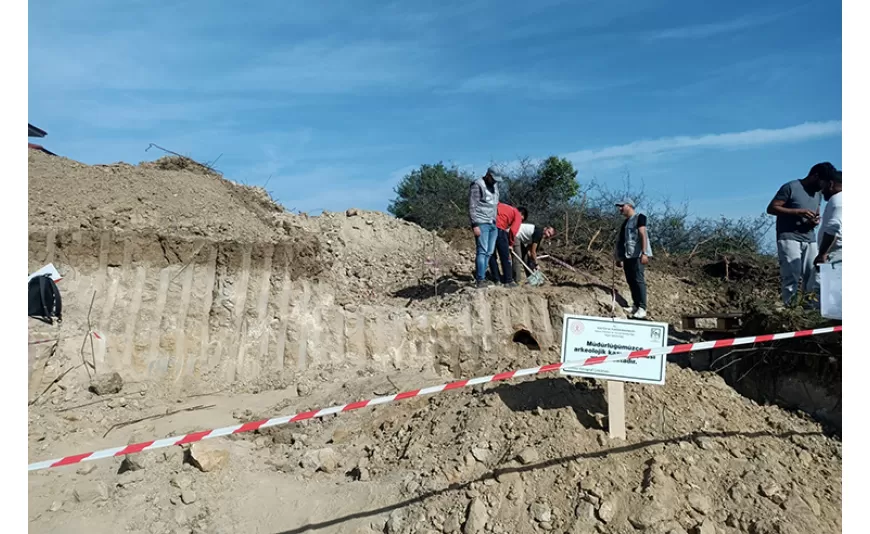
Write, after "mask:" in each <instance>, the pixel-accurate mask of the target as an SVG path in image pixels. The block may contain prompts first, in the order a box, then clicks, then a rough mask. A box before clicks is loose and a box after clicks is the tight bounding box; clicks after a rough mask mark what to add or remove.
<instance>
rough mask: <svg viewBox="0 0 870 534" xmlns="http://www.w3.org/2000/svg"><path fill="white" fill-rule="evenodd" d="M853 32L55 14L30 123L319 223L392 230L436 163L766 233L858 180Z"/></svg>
mask: <svg viewBox="0 0 870 534" xmlns="http://www.w3.org/2000/svg"><path fill="white" fill-rule="evenodd" d="M254 6H255V7H254ZM436 6H437V7H436ZM841 18H842V11H841V6H840V4H839V3H838V2H826V1H820V0H815V1H809V2H803V3H801V2H798V3H795V2H785V1H767V2H757V1H755V2H744V1H734V2H717V3H711V2H696V1H687V0H675V1H657V2H651V1H647V0H613V1H610V2H601V1H591V0H589V1H573V2H572V1H559V0H537V1H536V2H505V1H501V2H497V1H476V0H468V1H442V2H437V3H436V2H413V1H409V0H405V1H392V2H385V1H384V2H382V1H372V0H367V1H365V2H362V1H358V2H353V1H345V0H336V1H329V2H311V1H308V2H297V1H281V2H273V1H261V2H258V3H256V4H248V5H242V4H241V3H236V2H233V3H230V2H226V3H220V4H218V3H215V2H205V1H197V0H191V1H174V2H161V1H157V0H152V1H147V2H146V1H140V0H126V1H124V2H117V1H116V2H109V1H96V0H85V1H77V2H76V1H74V2H69V1H67V2H60V1H43V2H40V3H38V4H30V11H29V36H28V44H29V51H28V65H29V75H28V78H29V110H28V114H29V120H30V122H32V123H33V124H35V125H37V126H39V127H41V128H43V129H45V130H46V131H48V134H49V135H48V137H47V138H46V139H44V140H43V142H44V144H45V145H46V146H47V147H48V148H49V149H50V150H53V151H55V152H57V153H59V154H61V155H64V156H67V157H70V158H73V159H77V160H80V161H84V162H86V163H92V164H93V163H111V162H115V161H127V162H131V163H138V162H139V161H143V160H149V159H154V158H155V157H157V156H158V155H159V153H158V152H155V150H154V149H152V150H151V151H149V152H145V148H147V147H148V144H149V143H156V144H158V145H161V146H163V147H166V148H169V149H171V150H174V151H177V152H180V153H183V154H186V155H189V156H191V157H193V158H195V159H197V160H200V161H211V160H214V159H215V158H217V157H218V156H219V155H221V154H222V156H221V157H220V160H219V161H218V162H217V167H218V168H219V169H220V170H221V171H222V172H224V174H225V175H226V176H227V177H228V178H230V179H233V180H235V181H239V182H243V183H248V184H251V185H264V184H267V181H268V184H267V185H266V187H267V189H268V190H270V191H271V192H272V193H273V195H274V196H275V197H276V198H277V199H278V200H280V201H281V202H282V203H283V204H284V205H285V206H286V207H287V208H288V209H297V210H302V211H309V212H312V213H316V212H318V211H319V210H321V209H327V210H330V211H338V210H343V209H346V208H348V207H352V206H355V207H360V208H366V209H382V210H383V209H385V208H386V206H387V204H388V202H389V200H390V198H392V196H393V195H392V191H393V187H394V186H395V185H396V183H397V182H398V180H399V179H400V178H401V176H402V175H403V174H404V173H406V172H408V171H409V170H410V169H411V168H414V167H416V166H418V165H419V164H421V163H434V162H437V161H445V162H452V163H455V164H457V165H460V166H462V167H464V168H468V169H470V170H474V171H475V172H480V171H483V170H484V169H485V168H486V166H487V164H489V163H490V162H498V163H509V162H511V161H515V160H517V159H518V158H521V157H530V158H541V157H546V156H548V155H551V154H556V155H560V156H565V157H568V158H569V159H571V160H572V161H574V162H575V166H576V168H577V169H578V171H579V176H578V179H579V180H580V182H581V183H583V184H585V183H588V182H589V181H590V180H591V179H593V178H595V179H596V180H597V181H599V182H603V183H606V184H610V185H612V186H614V187H618V186H620V185H621V183H622V181H623V177H624V175H625V173H626V172H627V171H628V172H630V173H631V176H632V180H633V181H634V182H635V183H638V182H639V181H641V180H642V181H643V182H644V185H645V188H646V190H647V194H650V195H653V197H655V196H657V195H658V196H659V197H660V198H665V197H667V198H670V200H671V201H673V202H683V201H689V202H690V206H691V208H692V211H693V212H694V213H696V214H698V215H704V216H719V215H726V216H729V217H735V216H744V215H756V214H759V213H761V212H763V211H764V209H765V207H766V205H767V202H768V201H769V199H770V198H771V197H772V195H773V194H774V192H775V191H776V189H777V188H778V186H779V185H780V184H781V183H783V182H784V181H787V180H790V179H794V178H800V177H802V176H804V175H805V173H806V171H807V170H808V169H809V167H810V166H812V165H813V164H814V163H817V162H819V161H825V160H827V161H831V162H832V163H834V165H836V166H837V167H838V168H840V165H841V157H842V156H841V153H842V150H841V141H842V139H841V133H840V131H841V128H840V121H841V119H842V103H841V90H842V82H841V79H842V69H841V47H842V40H841V36H842V31H841ZM270 177H271V178H270Z"/></svg>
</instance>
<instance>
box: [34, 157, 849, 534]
mask: <svg viewBox="0 0 870 534" xmlns="http://www.w3.org/2000/svg"><path fill="white" fill-rule="evenodd" d="M30 164H31V165H30V170H31V176H30V178H31V183H30V195H31V214H32V215H33V216H34V218H33V219H32V221H31V228H30V235H29V259H28V264H29V265H28V267H29V269H30V271H31V272H32V271H33V270H35V269H37V268H40V267H42V266H43V265H45V264H46V263H49V262H53V263H54V264H55V266H56V267H57V268H58V269H59V270H60V272H61V273H62V274H63V276H64V279H63V280H62V281H61V282H60V283H59V287H60V290H61V292H62V295H63V299H64V322H63V324H62V326H60V327H59V328H58V327H49V326H47V325H42V324H37V323H36V322H35V321H32V322H31V328H30V332H29V338H30V340H31V342H34V341H41V340H46V339H57V343H56V344H54V343H42V344H31V345H30V349H31V353H30V371H31V373H30V377H29V386H30V387H29V393H30V400H31V401H32V406H30V408H29V436H28V437H29V439H28V447H29V457H30V461H38V460H45V459H48V458H54V457H58V456H63V455H70V454H77V453H82V452H87V451H93V450H97V449H101V448H105V447H113V446H118V445H121V444H125V443H139V442H142V441H146V440H153V439H157V438H161V437H167V436H174V435H179V434H181V433H187V432H196V431H201V430H205V429H211V428H218V427H222V426H228V425H234V424H238V423H242V422H249V421H256V420H259V419H262V418H266V417H273V416H278V415H288V414H292V413H300V412H302V411H307V410H312V409H315V408H323V407H327V406H332V405H336V404H342V403H345V402H350V401H354V400H363V399H369V398H373V397H376V396H383V395H391V394H394V393H397V392H399V391H407V390H414V389H416V388H420V387H425V386H430V385H436V384H439V383H444V382H447V381H451V380H453V379H455V378H470V377H474V376H479V375H483V374H491V373H495V372H500V371H507V370H512V369H517V368H526V367H532V366H535V365H541V364H545V363H552V362H556V361H558V360H559V354H558V352H559V351H558V348H559V347H558V345H559V339H560V329H561V322H562V315H563V314H564V313H566V312H570V313H580V314H588V315H609V313H610V310H611V302H610V293H609V288H607V287H603V286H602V284H600V283H597V282H594V283H589V282H588V281H575V282H571V283H565V284H564V285H554V286H548V287H543V288H518V289H505V288H491V289H488V290H485V291H477V290H474V289H472V288H470V287H469V284H468V283H467V272H468V270H469V267H470V265H471V264H472V258H471V256H470V255H469V254H464V253H461V252H457V251H455V250H451V249H450V247H448V246H447V245H446V244H445V243H444V242H443V241H441V240H440V238H438V237H437V236H435V235H434V234H432V233H431V232H426V231H425V230H423V229H421V228H419V227H416V226H414V225H411V224H408V223H405V222H402V221H396V220H395V219H392V218H389V217H387V216H384V215H382V214H376V213H373V212H363V211H358V210H349V211H348V212H347V213H341V214H325V215H323V216H320V217H315V218H309V217H302V216H294V215H292V214H287V213H284V212H283V211H281V210H280V207H278V206H276V205H274V203H271V201H270V199H268V198H267V196H266V195H265V194H264V192H262V191H258V190H255V189H252V188H245V187H243V186H239V185H238V184H232V183H229V182H227V181H225V180H223V179H221V178H220V177H218V176H215V175H213V174H212V173H210V172H208V171H207V169H202V168H200V167H196V166H191V165H190V164H188V163H185V162H179V161H175V160H163V161H161V162H158V163H154V164H143V165H140V166H136V167H134V166H130V165H123V164H118V165H110V166H95V167H90V166H86V165H82V164H78V163H76V162H70V161H69V160H63V159H50V158H48V157H47V156H43V155H39V154H31V159H30ZM94 191H96V193H94ZM39 210H42V211H39ZM593 274H597V278H599V279H600V278H606V277H607V273H604V272H600V273H593ZM435 281H437V282H438V283H437V284H436V283H435ZM619 284H620V286H619V287H620V291H622V292H623V293H624V292H625V291H624V287H623V286H624V284H622V282H621V281H620V282H619ZM648 284H649V287H650V294H652V295H655V299H656V303H657V307H658V309H657V313H658V317H657V320H665V321H668V322H671V323H672V324H675V321H676V320H677V319H678V317H679V315H680V313H687V312H691V311H695V310H696V309H697V310H700V309H703V308H704V307H705V306H707V305H708V303H709V302H712V296H711V295H709V294H707V293H705V292H704V290H702V289H700V288H695V287H693V286H691V285H687V284H686V283H684V282H683V281H680V280H679V279H676V278H674V277H670V276H669V275H667V274H665V273H661V272H656V270H655V269H650V271H649V273H648ZM89 330H92V331H94V332H96V333H97V334H98V336H90V337H88V336H87V334H88V331H89ZM83 359H85V360H87V361H91V362H92V363H94V364H95V366H96V367H97V371H99V372H100V373H101V374H103V373H109V372H117V373H119V374H120V375H121V376H122V378H123V381H124V384H123V387H122V389H121V390H120V391H119V392H118V393H117V394H112V395H104V396H102V397H99V396H96V395H94V394H93V393H91V392H89V391H88V386H89V381H90V376H89V375H90V372H92V371H90V369H89V368H87V367H84V366H82V365H81V363H82V360H83ZM699 369H700V368H699ZM65 372H66V373H67V374H65V375H63V377H62V379H60V380H57V381H56V383H55V379H56V378H57V377H58V376H61V375H62V374H63V373H65ZM667 373H668V375H667V376H668V378H667V383H666V386H664V387H658V386H639V385H633V384H629V385H627V386H626V405H627V412H626V413H627V427H628V440H627V441H620V440H616V441H614V440H610V439H609V438H608V437H607V417H606V415H605V414H606V412H607V407H606V401H605V399H606V396H605V391H604V387H603V385H602V384H601V383H598V382H595V381H591V380H582V379H575V378H568V377H564V376H559V375H557V374H553V375H550V376H540V377H525V378H521V379H518V380H514V381H511V382H510V383H492V384H485V385H478V386H474V387H471V388H467V389H463V390H457V391H449V392H444V393H441V394H438V395H434V396H428V397H422V398H415V399H408V400H403V401H401V402H398V403H394V404H385V405H379V406H375V407H371V408H367V409H365V410H359V411H353V412H348V413H343V414H340V415H336V416H327V417H325V418H322V419H315V420H309V421H304V422H301V423H298V424H290V425H282V426H276V427H271V428H268V429H261V430H260V431H256V432H248V433H243V434H238V435H235V436H232V437H225V438H217V439H214V440H209V443H212V444H214V446H215V447H218V448H219V449H221V450H223V451H225V452H226V453H227V456H226V463H225V464H222V465H221V466H219V467H218V468H216V469H214V470H210V471H208V472H202V471H200V470H199V469H198V468H196V467H195V466H194V465H192V463H195V462H193V461H192V460H191V455H192V454H193V453H192V452H191V451H190V450H188V447H187V446H185V447H178V446H175V447H168V448H165V449H160V450H156V451H144V452H142V453H139V454H136V455H131V456H130V457H128V458H127V460H126V462H125V460H124V459H122V458H106V459H102V460H98V461H94V462H91V463H88V464H77V465H72V466H66V467H59V468H55V469H50V470H44V471H37V472H34V473H31V475H30V479H29V482H30V483H29V488H28V489H29V492H28V499H29V511H28V512H29V516H30V527H31V530H32V531H34V532H57V531H63V532H71V533H77V532H82V533H84V532H87V533H88V534H110V533H115V532H121V531H128V532H147V533H150V534H179V533H184V534H205V533H224V534H227V533H241V532H265V533H269V534H279V533H280V534H289V533H293V534H297V533H308V532H340V533H365V534H371V533H384V532H385V533H387V534H408V533H411V532H415V533H416V532H425V533H429V534H432V533H445V534H454V533H459V532H462V533H464V534H465V533H469V534H470V533H473V534H481V533H484V532H486V533H493V534H502V533H508V532H510V533H515V532H516V533H527V532H528V533H535V534H538V533H541V532H570V533H577V534H580V533H586V532H614V533H617V534H635V533H636V532H650V533H652V534H685V533H688V532H701V533H703V534H706V533H708V532H715V533H718V534H736V533H744V532H751V533H758V534H768V533H774V534H783V533H785V532H819V533H828V532H838V531H839V530H840V528H841V524H840V517H839V515H840V504H841V500H842V497H841V489H840V480H841V451H840V444H839V442H838V441H837V440H835V439H831V438H830V437H828V436H826V435H825V433H824V431H823V430H824V429H823V428H822V427H821V426H820V425H818V424H817V423H816V422H814V421H812V420H809V419H808V418H805V417H800V416H797V415H796V414H794V413H792V412H788V411H786V410H783V409H780V408H779V407H777V406H761V405H759V404H757V403H755V402H753V401H752V400H750V399H748V398H746V397H743V396H741V395H739V394H738V393H736V392H735V391H734V390H733V389H732V388H731V387H730V386H729V385H728V384H726V382H725V381H724V380H723V379H722V378H721V377H719V376H716V375H715V374H714V373H710V372H707V371H705V370H700V371H693V370H690V369H684V368H680V367H679V366H677V365H675V364H669V366H668V371H667Z"/></svg>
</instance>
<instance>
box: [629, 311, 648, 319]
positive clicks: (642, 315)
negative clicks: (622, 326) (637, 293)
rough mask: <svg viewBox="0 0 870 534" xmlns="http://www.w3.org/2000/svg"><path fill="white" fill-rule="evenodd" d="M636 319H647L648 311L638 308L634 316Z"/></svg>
mask: <svg viewBox="0 0 870 534" xmlns="http://www.w3.org/2000/svg"><path fill="white" fill-rule="evenodd" d="M632 317H633V318H634V319H644V318H646V310H645V309H643V308H638V309H637V311H636V312H634V313H633V314H632Z"/></svg>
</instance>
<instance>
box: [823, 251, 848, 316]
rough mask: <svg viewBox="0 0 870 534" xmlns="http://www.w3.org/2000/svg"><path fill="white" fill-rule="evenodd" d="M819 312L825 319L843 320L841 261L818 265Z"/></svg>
mask: <svg viewBox="0 0 870 534" xmlns="http://www.w3.org/2000/svg"><path fill="white" fill-rule="evenodd" d="M819 285H820V286H821V287H820V289H821V291H820V292H821V299H820V300H821V308H822V309H821V312H822V317H824V318H825V319H836V320H839V321H842V320H843V263H842V262H840V263H835V264H830V263H823V264H821V265H819Z"/></svg>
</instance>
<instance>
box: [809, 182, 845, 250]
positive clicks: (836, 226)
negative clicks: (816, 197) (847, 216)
mask: <svg viewBox="0 0 870 534" xmlns="http://www.w3.org/2000/svg"><path fill="white" fill-rule="evenodd" d="M821 185H822V196H823V197H825V202H826V203H827V204H825V212H824V214H823V215H822V224H821V227H820V228H819V237H818V242H819V254H818V255H817V256H816V259H815V260H813V263H814V264H816V265H821V264H823V263H840V262H842V261H843V171H837V172H834V173H832V174H831V177H830V179H827V180H825V179H823V180H822V182H821Z"/></svg>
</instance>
